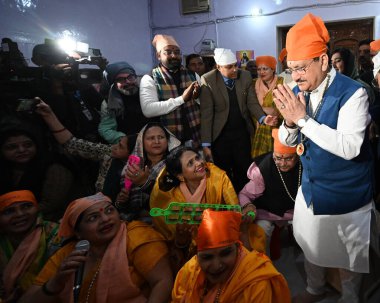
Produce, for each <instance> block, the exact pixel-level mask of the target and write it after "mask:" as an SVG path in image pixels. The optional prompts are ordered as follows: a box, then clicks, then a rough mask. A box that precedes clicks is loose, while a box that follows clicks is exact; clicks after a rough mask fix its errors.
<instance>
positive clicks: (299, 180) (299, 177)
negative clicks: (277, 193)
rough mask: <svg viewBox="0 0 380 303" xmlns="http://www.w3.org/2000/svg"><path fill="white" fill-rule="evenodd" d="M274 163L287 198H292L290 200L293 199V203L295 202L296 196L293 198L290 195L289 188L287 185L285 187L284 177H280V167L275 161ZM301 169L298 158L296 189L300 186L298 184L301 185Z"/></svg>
mask: <svg viewBox="0 0 380 303" xmlns="http://www.w3.org/2000/svg"><path fill="white" fill-rule="evenodd" d="M275 165H276V167H277V170H278V173H279V174H280V178H281V181H282V184H283V185H284V188H285V191H286V193H287V194H288V196H289V198H290V199H292V201H293V202H294V203H296V197H294V198H293V197H292V195H291V194H290V192H289V189H288V187H287V186H286V184H285V181H284V178H283V177H282V174H281V171H280V169H279V168H278V166H277V164H276V162H275ZM301 171H302V165H301V161H300V160H298V186H297V189H298V188H299V187H300V185H301ZM296 196H297V192H296Z"/></svg>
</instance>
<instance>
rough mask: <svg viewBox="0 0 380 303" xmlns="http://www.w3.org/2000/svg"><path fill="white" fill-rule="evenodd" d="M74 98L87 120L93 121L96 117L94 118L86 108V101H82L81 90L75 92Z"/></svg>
mask: <svg viewBox="0 0 380 303" xmlns="http://www.w3.org/2000/svg"><path fill="white" fill-rule="evenodd" d="M74 98H75V99H76V100H77V101H78V102H79V104H80V107H81V110H82V113H83V115H85V117H86V118H87V120H89V121H92V120H93V119H94V117H93V116H92V114H91V112H90V110H89V109H88V107H87V106H86V103H84V101H83V100H82V98H81V95H80V91H79V90H77V91H75V93H74Z"/></svg>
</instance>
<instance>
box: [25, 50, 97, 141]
mask: <svg viewBox="0 0 380 303" xmlns="http://www.w3.org/2000/svg"><path fill="white" fill-rule="evenodd" d="M78 59H80V55H79V54H76V53H73V54H72V55H71V56H68V55H67V54H66V53H65V52H64V51H63V50H61V49H59V48H58V47H57V46H56V45H54V44H39V45H36V46H35V47H34V49H33V57H32V61H33V63H34V64H36V65H38V66H41V68H42V69H43V85H42V87H43V92H38V95H39V96H41V97H42V98H43V99H44V100H46V101H47V103H49V105H50V106H51V107H52V109H53V110H54V112H55V113H56V114H57V116H58V118H59V119H60V121H62V123H63V124H64V125H65V126H66V127H67V128H68V129H69V130H70V131H71V132H72V133H73V134H74V135H75V136H76V137H78V138H82V139H86V140H89V141H93V142H97V141H99V139H100V137H99V134H98V124H99V121H100V115H99V112H100V106H101V103H102V101H103V98H102V97H101V95H100V94H99V93H98V92H97V91H96V90H95V89H94V87H93V86H92V85H90V84H88V83H82V82H81V81H80V74H79V72H80V69H79V62H77V61H76V60H78Z"/></svg>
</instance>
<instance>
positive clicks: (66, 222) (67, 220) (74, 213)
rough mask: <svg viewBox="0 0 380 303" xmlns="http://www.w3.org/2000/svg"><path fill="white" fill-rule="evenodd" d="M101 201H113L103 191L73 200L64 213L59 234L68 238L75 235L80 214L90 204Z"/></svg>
mask: <svg viewBox="0 0 380 303" xmlns="http://www.w3.org/2000/svg"><path fill="white" fill-rule="evenodd" d="M100 202H109V203H111V202H112V201H111V199H110V198H108V197H107V196H105V195H103V194H102V193H97V194H96V195H92V196H88V197H84V198H80V199H77V200H74V201H73V202H71V203H70V204H69V206H68V207H67V208H66V211H65V214H64V215H63V218H62V222H61V224H60V226H59V230H58V236H60V237H62V238H66V239H68V238H71V237H73V236H74V228H75V224H76V223H77V220H78V218H79V216H80V214H81V213H83V212H84V211H85V210H86V209H87V208H89V207H90V206H92V205H94V204H96V203H100Z"/></svg>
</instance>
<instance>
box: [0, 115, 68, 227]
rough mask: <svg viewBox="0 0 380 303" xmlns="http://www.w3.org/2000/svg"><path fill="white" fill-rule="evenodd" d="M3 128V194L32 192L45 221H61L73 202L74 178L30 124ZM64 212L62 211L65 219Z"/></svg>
mask: <svg viewBox="0 0 380 303" xmlns="http://www.w3.org/2000/svg"><path fill="white" fill-rule="evenodd" d="M3 122H4V124H3V123H1V125H0V129H1V130H0V167H1V170H0V194H5V193H7V192H10V191H15V190H30V191H31V192H33V194H34V196H35V197H36V199H37V201H38V204H39V209H40V211H41V212H42V214H43V216H44V218H45V219H48V220H51V221H58V220H59V218H60V217H58V216H57V210H58V209H65V207H66V206H67V204H68V203H69V202H70V198H71V196H70V189H71V188H72V186H73V184H74V176H73V174H72V172H71V170H70V169H69V166H68V165H66V163H64V162H63V161H61V159H59V160H58V158H55V157H53V155H52V154H51V153H49V152H48V151H47V148H44V147H43V146H44V145H43V143H42V134H40V133H39V132H38V130H37V129H36V128H35V127H34V125H32V124H31V123H27V122H26V121H23V122H22V121H15V120H13V121H11V122H9V121H8V122H7V123H6V121H3ZM62 214H63V211H62V212H61V216H62Z"/></svg>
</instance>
